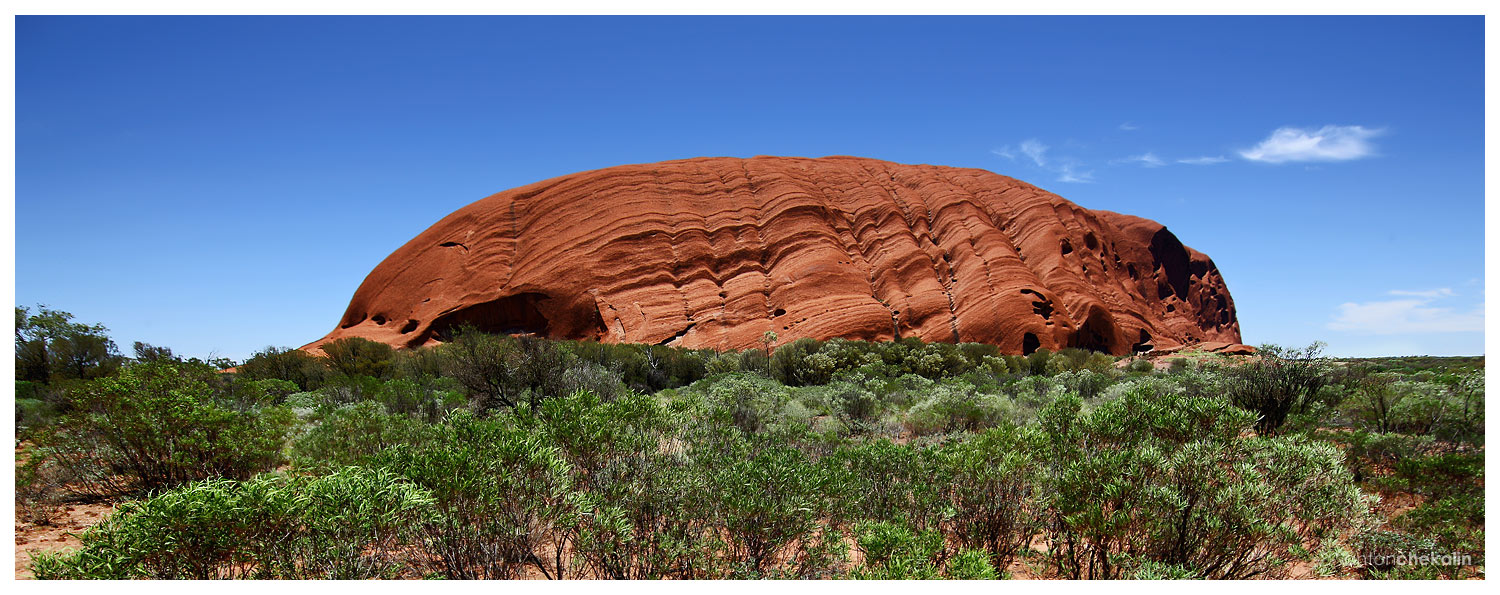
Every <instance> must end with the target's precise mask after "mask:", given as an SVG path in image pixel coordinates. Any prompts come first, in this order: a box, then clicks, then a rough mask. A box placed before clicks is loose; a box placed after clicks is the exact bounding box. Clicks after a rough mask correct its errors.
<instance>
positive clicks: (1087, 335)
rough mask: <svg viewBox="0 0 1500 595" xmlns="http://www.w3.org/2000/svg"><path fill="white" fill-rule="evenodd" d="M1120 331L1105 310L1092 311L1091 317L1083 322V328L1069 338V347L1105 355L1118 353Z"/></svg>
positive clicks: (1079, 328)
mask: <svg viewBox="0 0 1500 595" xmlns="http://www.w3.org/2000/svg"><path fill="white" fill-rule="evenodd" d="M1119 334H1120V333H1119V331H1118V329H1116V328H1115V322H1114V319H1113V318H1112V317H1110V315H1109V313H1108V312H1105V311H1104V310H1092V311H1090V312H1089V317H1088V318H1087V319H1085V320H1084V321H1083V326H1080V327H1078V330H1077V331H1076V332H1074V333H1073V336H1072V337H1070V338H1069V341H1068V342H1069V344H1070V345H1069V346H1070V347H1077V348H1079V349H1088V350H1090V351H1099V352H1103V353H1118V347H1119V345H1117V344H1116V343H1117V337H1118V336H1119Z"/></svg>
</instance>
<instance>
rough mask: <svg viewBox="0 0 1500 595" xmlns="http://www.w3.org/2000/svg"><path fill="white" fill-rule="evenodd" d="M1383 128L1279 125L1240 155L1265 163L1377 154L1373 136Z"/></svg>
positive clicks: (1344, 158)
mask: <svg viewBox="0 0 1500 595" xmlns="http://www.w3.org/2000/svg"><path fill="white" fill-rule="evenodd" d="M1382 132H1384V131H1383V130H1380V129H1373V128H1365V127H1363V126H1324V127H1322V128H1319V129H1317V130H1305V129H1302V128H1293V127H1290V126H1287V127H1283V128H1277V129H1276V131H1275V132H1272V133H1271V136H1269V137H1267V138H1266V140H1263V141H1261V142H1260V144H1258V145H1256V146H1254V147H1251V148H1249V149H1245V150H1243V151H1240V156H1241V157H1244V158H1245V159H1249V160H1250V161H1261V162H1264V163H1286V162H1293V161H1349V160H1351V159H1360V158H1363V157H1369V156H1371V155H1374V154H1375V147H1374V146H1373V145H1371V144H1370V139H1371V138H1374V137H1376V136H1379V135H1380V134H1381V133H1382Z"/></svg>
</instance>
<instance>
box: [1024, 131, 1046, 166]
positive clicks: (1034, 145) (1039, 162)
mask: <svg viewBox="0 0 1500 595" xmlns="http://www.w3.org/2000/svg"><path fill="white" fill-rule="evenodd" d="M1021 152H1022V153H1024V154H1025V155H1026V156H1027V157H1030V158H1031V160H1032V161H1034V162H1036V166H1037V167H1047V145H1044V144H1042V143H1041V142H1040V141H1038V140H1036V139H1034V138H1028V139H1026V140H1024V141H1021Z"/></svg>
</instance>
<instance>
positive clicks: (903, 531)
mask: <svg viewBox="0 0 1500 595" xmlns="http://www.w3.org/2000/svg"><path fill="white" fill-rule="evenodd" d="M855 534H856V535H857V537H856V540H855V543H856V545H857V546H858V547H859V550H860V552H861V553H863V554H864V564H863V565H862V567H861V568H858V569H855V571H854V573H853V574H854V577H855V578H860V579H873V580H931V579H936V578H940V577H941V574H940V573H939V571H938V569H939V568H940V567H941V566H942V563H943V554H944V549H945V548H944V547H943V535H942V533H939V532H938V531H937V530H935V529H928V530H925V531H912V530H911V529H909V528H907V527H905V526H902V525H899V524H892V523H866V524H863V525H860V526H859V527H857V528H856V529H855Z"/></svg>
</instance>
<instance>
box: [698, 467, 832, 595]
mask: <svg viewBox="0 0 1500 595" xmlns="http://www.w3.org/2000/svg"><path fill="white" fill-rule="evenodd" d="M709 473H710V476H709V477H710V479H709V481H708V482H707V486H706V489H707V493H706V494H704V496H705V497H706V498H707V499H708V501H709V502H711V503H712V505H711V506H712V508H711V510H712V511H713V513H712V515H713V516H712V519H713V521H714V523H715V524H716V526H717V527H718V528H720V529H722V531H723V535H724V561H725V562H726V563H727V564H728V565H729V568H730V573H731V576H734V577H766V576H768V575H770V573H771V571H772V570H773V569H777V570H779V571H780V572H779V573H778V576H780V575H785V576H788V577H809V576H819V575H821V574H824V573H827V572H828V571H829V570H830V566H831V560H830V554H831V551H829V550H828V549H827V548H826V546H828V545H829V544H830V542H831V540H832V536H831V535H830V533H829V532H828V531H824V530H820V529H821V528H822V525H821V523H820V519H822V518H823V517H825V516H826V515H827V514H828V513H829V512H830V505H831V501H830V500H829V499H828V498H827V496H826V494H827V493H828V491H829V487H830V485H829V482H830V479H831V477H830V476H829V474H828V473H827V472H826V471H825V470H824V469H823V468H821V467H819V466H818V465H815V464H814V463H813V462H812V461H810V460H809V459H808V458H807V456H806V455H804V454H802V452H801V451H798V450H796V449H794V448H790V447H784V446H768V447H765V448H764V449H762V450H761V451H760V452H759V453H758V454H756V455H754V456H753V457H749V458H741V459H738V460H732V461H724V464H722V465H720V466H717V468H710V469H709ZM820 546H824V547H820Z"/></svg>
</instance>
